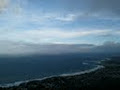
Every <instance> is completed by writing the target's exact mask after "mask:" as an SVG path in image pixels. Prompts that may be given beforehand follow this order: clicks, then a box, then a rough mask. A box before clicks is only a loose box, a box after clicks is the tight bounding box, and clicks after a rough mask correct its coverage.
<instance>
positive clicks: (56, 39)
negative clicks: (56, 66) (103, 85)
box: [0, 0, 120, 55]
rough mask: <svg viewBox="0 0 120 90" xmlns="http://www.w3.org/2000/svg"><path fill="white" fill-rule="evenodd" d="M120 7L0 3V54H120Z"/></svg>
mask: <svg viewBox="0 0 120 90" xmlns="http://www.w3.org/2000/svg"><path fill="white" fill-rule="evenodd" d="M119 4H120V0H0V54H1V55H2V54H7V55H8V54H9V55H16V54H23V55H26V54H34V53H37V54H60V53H74V52H107V51H108V52H120V5H119ZM106 50H107V51H106Z"/></svg>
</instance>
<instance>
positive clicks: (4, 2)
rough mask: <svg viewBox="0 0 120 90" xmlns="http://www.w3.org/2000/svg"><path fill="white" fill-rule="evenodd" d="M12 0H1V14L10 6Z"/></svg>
mask: <svg viewBox="0 0 120 90" xmlns="http://www.w3.org/2000/svg"><path fill="white" fill-rule="evenodd" d="M9 2H10V0H0V12H3V11H4V10H5V9H6V8H7V7H8V5H9Z"/></svg>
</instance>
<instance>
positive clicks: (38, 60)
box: [0, 54, 105, 86]
mask: <svg viewBox="0 0 120 90" xmlns="http://www.w3.org/2000/svg"><path fill="white" fill-rule="evenodd" d="M104 58H105V57H104V56H99V55H89V54H88V55H81V54H67V55H31V56H22V57H0V85H1V86H2V85H6V84H9V83H15V82H21V81H27V80H34V79H40V78H44V77H50V76H54V75H56V76H57V75H67V74H70V73H76V72H82V71H85V70H89V69H92V68H95V67H97V66H98V62H99V61H100V60H102V59H104Z"/></svg>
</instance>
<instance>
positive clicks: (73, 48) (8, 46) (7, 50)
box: [0, 41, 120, 56]
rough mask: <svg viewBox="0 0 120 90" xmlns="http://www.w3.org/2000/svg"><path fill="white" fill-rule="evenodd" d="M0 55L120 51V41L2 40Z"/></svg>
mask: <svg viewBox="0 0 120 90" xmlns="http://www.w3.org/2000/svg"><path fill="white" fill-rule="evenodd" d="M0 46H1V47H0V55H19V56H20V55H31V54H40V55H41V54H44V55H47V54H52V55H56V54H65V53H96V52H102V53H117V52H119V53H120V43H114V42H106V43H105V44H103V45H99V46H96V45H92V44H30V43H22V42H21V43H20V42H17V43H15V42H8V41H1V43H0Z"/></svg>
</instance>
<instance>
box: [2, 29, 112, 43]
mask: <svg viewBox="0 0 120 90" xmlns="http://www.w3.org/2000/svg"><path fill="white" fill-rule="evenodd" d="M0 33H1V35H0V40H9V41H22V42H31V43H54V42H57V41H58V42H59V41H61V40H64V41H67V40H70V39H73V38H79V37H87V36H98V35H104V34H107V33H110V31H109V30H94V29H93V30H90V29H84V30H83V29H78V30H71V31H69V30H64V29H55V28H51V29H50V28H44V29H38V30H24V31H23V30H12V31H11V30H2V31H0Z"/></svg>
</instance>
